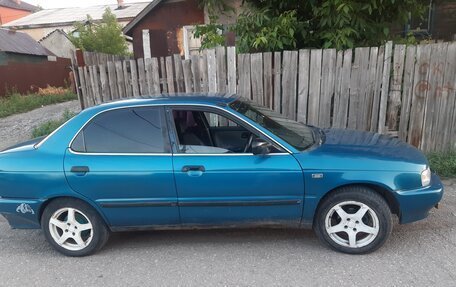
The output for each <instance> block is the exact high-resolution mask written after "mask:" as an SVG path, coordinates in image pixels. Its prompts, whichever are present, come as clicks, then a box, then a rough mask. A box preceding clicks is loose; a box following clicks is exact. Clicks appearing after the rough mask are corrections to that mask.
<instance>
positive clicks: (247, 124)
mask: <svg viewBox="0 0 456 287" xmlns="http://www.w3.org/2000/svg"><path fill="white" fill-rule="evenodd" d="M139 107H161V108H162V109H163V111H164V109H165V108H167V107H206V108H213V109H215V110H219V111H222V112H225V113H227V114H230V115H231V116H232V117H234V118H236V119H238V120H239V121H241V122H243V123H244V124H245V125H246V126H248V127H250V128H252V129H254V130H256V131H257V132H258V133H260V134H261V135H263V136H264V137H266V138H267V139H269V140H271V141H272V142H273V143H275V144H277V145H278V146H279V147H281V148H282V149H283V150H285V152H284V153H275V154H269V155H268V156H271V155H284V154H293V152H292V151H291V150H290V149H289V148H287V147H286V146H284V145H283V144H281V143H280V142H278V141H277V140H275V139H274V138H272V137H271V136H269V135H267V134H265V133H264V132H262V131H261V130H260V129H259V128H257V127H255V126H254V125H252V124H251V123H249V122H247V121H246V120H245V119H243V118H241V117H239V116H238V115H236V114H235V113H233V112H232V111H229V110H225V109H223V108H220V107H218V106H213V105H208V104H178V103H177V104H153V103H151V104H143V105H137V106H126V107H114V108H110V109H106V110H103V111H99V112H98V113H96V114H95V115H93V116H92V117H91V118H89V119H88V120H87V121H86V122H85V123H84V124H83V125H82V127H81V128H79V130H78V131H77V132H76V133H75V134H74V136H73V138H72V139H71V141H70V142H69V144H68V146H67V149H68V150H70V152H72V153H75V154H78V152H75V151H72V150H71V145H72V144H73V141H74V140H75V138H76V137H77V136H78V134H79V132H80V131H81V130H82V129H84V127H85V126H86V125H87V124H88V123H89V122H90V121H91V120H92V119H93V118H95V117H96V116H98V115H99V114H102V113H106V112H109V111H113V110H120V109H128V108H139ZM165 113H166V111H164V114H165ZM165 118H168V117H167V115H166V116H165ZM166 123H167V124H168V122H167V121H166ZM166 130H167V132H168V135H169V136H171V133H170V132H169V129H168V126H166ZM168 139H169V137H168ZM172 150H173V149H172V147H171V149H170V153H165V154H143V153H129V154H123V155H128V156H131V155H159V156H161V155H187V156H188V155H190V156H196V155H203V154H174V153H173V152H172ZM82 154H83V155H122V154H109V153H91V154H88V153H82ZM213 155H217V156H227V155H229V156H233V155H249V154H245V153H242V154H235V153H231V154H206V156H213ZM251 155H253V154H251Z"/></svg>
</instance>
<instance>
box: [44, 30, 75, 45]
mask: <svg viewBox="0 0 456 287" xmlns="http://www.w3.org/2000/svg"><path fill="white" fill-rule="evenodd" d="M55 33H58V34H62V35H63V36H64V37H65V38H67V39H68V40H70V38H69V37H68V34H67V33H65V31H63V30H62V29H55V30H54V31H52V32H51V33H49V34H47V35H46V36H44V37H43V38H41V39H39V40H38V43H41V42H42V41H44V40H46V39H47V38H49V37H50V36H51V35H53V34H55ZM70 41H71V40H70Z"/></svg>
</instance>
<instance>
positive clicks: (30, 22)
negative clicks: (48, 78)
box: [0, 0, 149, 28]
mask: <svg viewBox="0 0 456 287" xmlns="http://www.w3.org/2000/svg"><path fill="white" fill-rule="evenodd" d="M0 1H1V0H0ZM148 5H149V2H142V3H128V4H126V5H125V7H124V8H122V9H118V8H117V5H97V6H90V7H72V8H57V9H45V10H41V11H38V12H36V13H33V14H31V15H28V16H26V17H23V18H20V19H18V20H15V21H12V22H9V23H7V24H5V25H3V26H4V27H17V28H41V27H57V26H68V25H73V24H74V23H75V22H81V21H84V20H86V19H87V15H90V17H92V19H93V20H101V19H102V17H103V13H104V12H105V10H106V8H110V9H111V11H112V13H113V14H114V15H116V17H117V20H128V21H129V20H131V19H133V18H135V17H136V16H137V15H138V14H139V13H140V12H141V11H142V10H143V9H144V8H146V7H147V6H148Z"/></svg>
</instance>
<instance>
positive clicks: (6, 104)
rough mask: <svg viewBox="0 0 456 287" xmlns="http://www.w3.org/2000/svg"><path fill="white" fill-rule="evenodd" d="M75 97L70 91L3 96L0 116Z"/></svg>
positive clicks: (23, 111)
mask: <svg viewBox="0 0 456 287" xmlns="http://www.w3.org/2000/svg"><path fill="white" fill-rule="evenodd" d="M76 99H77V96H76V95H75V94H73V93H70V92H67V93H65V94H61V95H37V94H31V95H20V94H12V95H9V96H7V97H5V98H0V118H4V117H7V116H10V115H14V114H19V113H25V112H28V111H31V110H34V109H36V108H40V107H42V106H46V105H52V104H57V103H62V102H67V101H72V100H76Z"/></svg>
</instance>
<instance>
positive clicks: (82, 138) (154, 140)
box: [71, 107, 166, 153]
mask: <svg viewBox="0 0 456 287" xmlns="http://www.w3.org/2000/svg"><path fill="white" fill-rule="evenodd" d="M164 139H165V137H164V133H163V128H162V120H161V112H160V109H158V108H155V107H150V108H131V109H119V110H113V111H108V112H104V113H102V114H100V115H98V116H96V117H95V118H94V119H93V120H91V121H90V123H89V124H88V125H86V126H85V127H84V129H83V130H82V131H81V132H80V133H79V134H78V136H77V137H76V138H75V140H74V141H73V144H72V146H71V149H72V150H74V151H77V152H88V153H163V152H165V151H166V145H165V140H164Z"/></svg>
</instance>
